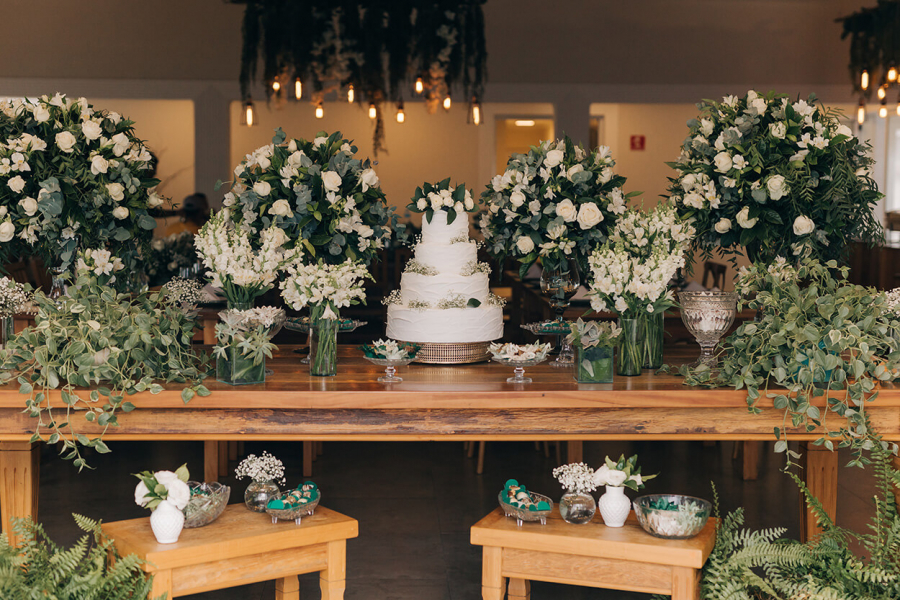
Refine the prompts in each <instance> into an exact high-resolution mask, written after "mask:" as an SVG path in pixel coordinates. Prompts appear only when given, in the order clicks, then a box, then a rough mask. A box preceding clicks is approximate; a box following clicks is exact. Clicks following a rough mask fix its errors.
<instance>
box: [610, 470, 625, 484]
mask: <svg viewBox="0 0 900 600" xmlns="http://www.w3.org/2000/svg"><path fill="white" fill-rule="evenodd" d="M626 479H628V475H626V474H625V471H619V470H618V469H610V470H609V473H607V474H606V485H611V486H613V487H621V486H622V484H623V483H625V480H626Z"/></svg>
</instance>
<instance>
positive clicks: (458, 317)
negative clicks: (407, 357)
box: [387, 304, 503, 343]
mask: <svg viewBox="0 0 900 600" xmlns="http://www.w3.org/2000/svg"><path fill="white" fill-rule="evenodd" d="M387 316H388V319H387V323H388V324H387V336H388V337H389V338H391V339H394V340H400V341H404V342H416V343H426V342H436V343H466V342H489V341H492V340H496V339H499V338H501V337H503V309H502V308H500V307H499V306H488V305H486V304H483V305H481V306H480V307H478V308H447V309H443V310H442V309H436V308H431V309H427V310H413V309H410V308H405V307H403V306H396V305H392V306H388V313H387Z"/></svg>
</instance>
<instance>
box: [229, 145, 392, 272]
mask: <svg viewBox="0 0 900 600" xmlns="http://www.w3.org/2000/svg"><path fill="white" fill-rule="evenodd" d="M355 154H356V146H354V145H352V143H351V142H350V141H349V140H346V139H343V137H342V136H341V133H340V132H335V133H333V134H331V135H329V134H327V133H325V132H320V133H319V134H318V135H317V137H316V138H315V139H314V140H313V141H307V140H304V139H292V140H287V139H286V136H285V134H284V132H283V131H282V130H281V129H277V130H276V132H275V137H273V138H272V144H269V145H267V146H263V147H261V148H258V149H256V150H254V151H253V152H251V153H250V154H248V155H247V156H246V157H245V158H244V160H242V161H241V163H240V164H239V165H237V167H235V169H234V177H235V178H234V182H233V183H232V186H231V189H230V190H229V191H228V192H227V193H226V194H225V198H224V200H223V205H224V206H225V209H226V211H227V212H228V213H229V215H230V218H232V219H233V220H234V221H235V222H236V223H237V224H238V225H239V227H240V229H241V231H244V232H246V233H247V234H248V235H249V236H250V240H251V242H253V243H254V244H258V243H260V242H259V237H260V236H261V235H262V232H264V231H265V230H267V229H270V228H271V227H273V226H274V227H277V228H279V229H281V230H284V232H285V233H286V238H285V239H286V240H290V242H289V243H288V244H286V247H287V248H293V247H294V246H297V247H300V246H303V247H304V249H305V250H304V254H305V255H306V256H307V257H308V259H309V260H310V261H323V262H326V263H332V264H338V263H343V262H345V261H347V260H359V261H361V262H363V263H364V264H366V265H368V264H370V263H371V262H372V260H373V259H375V257H376V255H377V254H378V252H379V250H380V249H381V248H383V247H384V244H385V242H386V241H388V240H389V239H390V237H391V230H392V229H393V228H394V227H395V226H396V224H397V217H396V215H394V214H393V210H394V209H393V208H391V207H389V206H388V205H387V202H386V201H385V197H384V192H382V191H381V183H380V181H379V179H378V175H377V174H376V173H375V171H374V169H373V168H372V165H371V163H370V162H369V160H368V159H366V160H360V159H358V158H356V157H355Z"/></svg>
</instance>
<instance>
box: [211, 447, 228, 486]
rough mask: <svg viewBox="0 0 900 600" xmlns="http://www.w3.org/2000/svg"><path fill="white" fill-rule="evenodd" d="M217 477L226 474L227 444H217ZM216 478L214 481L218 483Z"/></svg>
mask: <svg viewBox="0 0 900 600" xmlns="http://www.w3.org/2000/svg"><path fill="white" fill-rule="evenodd" d="M218 471H219V476H222V475H224V474H225V473H227V472H228V442H219V469H218ZM218 479H219V477H216V479H215V480H214V481H218Z"/></svg>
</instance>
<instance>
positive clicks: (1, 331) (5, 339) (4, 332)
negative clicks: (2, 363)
mask: <svg viewBox="0 0 900 600" xmlns="http://www.w3.org/2000/svg"><path fill="white" fill-rule="evenodd" d="M14 335H16V328H15V321H14V320H13V316H12V315H3V316H0V349H3V348H6V345H7V344H8V343H9V341H10V340H11V339H13V336H14Z"/></svg>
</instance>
